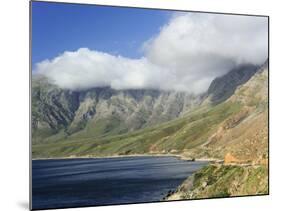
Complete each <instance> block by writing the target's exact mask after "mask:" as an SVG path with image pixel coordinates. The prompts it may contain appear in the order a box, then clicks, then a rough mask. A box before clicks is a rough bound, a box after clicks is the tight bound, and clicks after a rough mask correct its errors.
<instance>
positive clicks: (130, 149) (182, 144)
mask: <svg viewBox="0 0 281 211" xmlns="http://www.w3.org/2000/svg"><path fill="white" fill-rule="evenodd" d="M240 109H241V105H240V104H239V103H232V102H228V103H223V104H220V105H217V106H214V107H212V108H211V109H210V107H202V108H199V109H197V110H194V111H192V112H190V113H188V114H187V115H186V116H184V117H182V118H179V119H177V120H174V121H171V122H168V123H165V124H161V125H159V126H156V127H151V128H148V129H144V130H139V131H136V132H132V133H127V134H125V135H117V136H105V137H101V138H91V137H83V136H82V137H80V136H79V134H75V135H73V136H69V137H67V138H64V137H62V138H61V140H60V141H56V142H51V143H44V144H34V145H33V148H32V153H33V157H35V158H36V157H66V156H102V155H118V154H119V155H124V154H142V153H167V152H175V153H181V152H183V151H184V150H187V149H192V148H194V147H197V146H199V145H201V144H203V143H204V142H206V140H207V138H208V136H209V135H210V134H211V132H212V131H213V130H215V129H216V127H217V125H218V124H220V123H221V122H223V121H224V120H225V119H227V118H228V117H229V116H231V115H234V114H235V113H237V112H239V110H240Z"/></svg>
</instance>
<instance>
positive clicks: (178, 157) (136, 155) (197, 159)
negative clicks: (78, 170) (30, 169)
mask: <svg viewBox="0 0 281 211" xmlns="http://www.w3.org/2000/svg"><path fill="white" fill-rule="evenodd" d="M128 157H176V158H177V159H179V160H185V161H191V162H194V161H202V162H203V161H206V162H221V161H222V160H219V159H216V158H190V157H185V156H184V155H182V154H169V153H167V154H130V155H108V156H68V157H53V158H31V160H32V161H35V160H67V159H91V158H93V159H101V158H105V159H106V158H109V159H110V158H128Z"/></svg>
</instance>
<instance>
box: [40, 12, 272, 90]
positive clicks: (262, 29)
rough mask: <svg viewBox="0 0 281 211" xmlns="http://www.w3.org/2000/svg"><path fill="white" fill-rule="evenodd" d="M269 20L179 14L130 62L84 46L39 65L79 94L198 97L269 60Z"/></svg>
mask: <svg viewBox="0 0 281 211" xmlns="http://www.w3.org/2000/svg"><path fill="white" fill-rule="evenodd" d="M267 24H268V22H267V18H265V17H254V16H237V15H221V14H206V13H176V14H175V15H174V16H173V17H172V18H171V19H170V21H169V22H168V23H167V24H166V25H164V26H163V27H162V28H161V30H160V32H159V33H158V34H156V35H155V36H153V37H152V38H151V39H149V40H148V41H146V42H145V43H144V44H143V46H140V47H141V48H142V50H143V52H144V56H143V57H142V58H140V59H130V58H125V57H122V56H114V55H110V54H108V53H104V52H98V51H95V50H90V49H87V48H80V49H78V50H77V51H74V52H67V51H66V52H64V53H63V54H61V55H59V56H58V57H56V58H54V59H52V60H44V61H42V62H39V63H37V64H36V65H35V72H36V73H38V74H43V75H45V76H46V77H48V78H49V79H50V81H52V82H53V83H54V84H56V85H58V86H59V87H62V88H65V89H71V90H81V89H88V88H93V87H102V86H110V87H111V88H113V89H161V90H175V91H187V92H191V93H194V94H199V93H202V92H204V91H206V90H207V88H208V86H209V85H210V83H211V81H212V80H213V79H214V78H216V77H218V76H221V75H223V74H225V73H227V72H228V71H229V70H231V69H232V68H233V67H235V66H237V65H239V64H244V63H250V64H256V65H260V64H262V63H263V62H264V61H265V60H266V59H267V56H268V32H267V30H268V28H267V27H268V25H267Z"/></svg>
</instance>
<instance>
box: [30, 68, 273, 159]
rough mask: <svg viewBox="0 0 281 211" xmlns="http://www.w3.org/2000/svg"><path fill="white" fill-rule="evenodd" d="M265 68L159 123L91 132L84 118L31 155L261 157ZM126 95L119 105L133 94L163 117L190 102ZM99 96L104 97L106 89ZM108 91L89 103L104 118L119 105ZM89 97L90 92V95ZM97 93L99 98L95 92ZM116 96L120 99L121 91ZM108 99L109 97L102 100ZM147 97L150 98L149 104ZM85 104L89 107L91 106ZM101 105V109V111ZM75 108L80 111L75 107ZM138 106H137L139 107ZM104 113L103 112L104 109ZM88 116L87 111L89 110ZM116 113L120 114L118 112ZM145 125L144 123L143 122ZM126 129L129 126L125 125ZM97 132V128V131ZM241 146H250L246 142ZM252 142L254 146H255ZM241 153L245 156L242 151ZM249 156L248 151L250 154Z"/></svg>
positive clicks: (263, 149)
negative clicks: (220, 98)
mask: <svg viewBox="0 0 281 211" xmlns="http://www.w3.org/2000/svg"><path fill="white" fill-rule="evenodd" d="M267 74H268V70H267V68H264V67H263V68H261V69H259V70H258V72H256V74H255V75H254V76H252V78H251V79H250V80H248V81H247V82H246V83H245V84H243V85H241V86H239V87H237V89H236V91H235V94H234V95H232V96H231V97H230V98H229V99H228V100H226V101H224V102H222V103H219V104H216V105H213V104H207V105H206V104H202V105H200V106H194V107H193V108H192V109H191V108H190V107H189V108H190V110H189V111H188V110H187V111H186V112H184V113H183V114H182V115H181V116H180V117H178V118H176V119H174V120H171V121H167V122H164V123H161V124H152V125H151V126H150V127H144V128H143V129H140V130H131V131H130V132H127V133H118V132H117V133H113V134H112V133H111V135H106V136H102V135H101V136H96V135H91V134H90V132H92V131H95V130H97V129H96V128H95V127H94V124H92V129H91V126H89V125H91V124H86V126H84V129H83V130H81V131H80V132H76V133H73V134H70V135H67V136H66V135H65V134H63V135H61V136H60V135H55V137H56V138H57V140H56V141H53V140H48V139H45V140H48V141H45V142H44V143H42V144H34V146H33V155H34V156H35V157H49V156H105V155H120V154H142V153H175V154H182V155H184V156H185V157H195V158H210V157H214V158H217V159H224V156H225V155H226V153H232V154H233V156H239V157H241V159H242V157H243V159H244V160H247V159H248V160H253V159H254V160H257V159H263V158H264V157H266V155H265V154H266V152H267V146H266V144H267V111H268V110H267V109H268V108H267V102H268V99H267V77H268V76H267ZM116 92H117V93H119V94H120V95H121V96H124V91H122V92H119V91H116ZM139 92H141V91H139ZM139 92H138V93H139ZM129 93H130V92H129ZM142 93H143V92H142ZM149 93H155V92H149ZM85 95H87V94H85ZM85 95H84V96H85ZM127 95H129V94H127ZM127 95H125V96H126V97H123V99H124V100H123V103H122V105H124V101H125V99H126V100H127V101H129V99H130V100H132V99H134V101H133V102H136V101H137V100H138V102H139V104H138V105H141V106H136V107H134V108H136V109H137V108H139V107H142V108H147V110H145V109H144V110H145V111H147V112H155V113H157V112H156V111H157V109H156V108H159V107H161V108H163V107H164V106H165V109H161V111H162V113H163V116H164V117H165V118H167V119H169V118H171V119H172V117H171V116H173V115H171V113H173V114H177V115H178V114H180V113H181V112H182V110H183V109H182V108H186V107H188V106H190V104H187V105H188V106H180V108H181V109H178V110H177V108H178V107H179V105H178V104H177V106H175V105H173V104H171V106H169V105H166V104H165V103H163V104H162V105H159V101H160V99H170V98H172V99H173V100H171V101H170V102H173V103H177V102H178V101H176V100H175V99H178V98H177V97H175V96H179V95H178V94H177V93H172V94H171V93H169V95H168V94H167V95H168V96H167V95H165V97H164V96H163V94H162V95H157V96H158V97H157V98H156V97H155V98H154V99H157V100H154V101H152V100H147V99H151V98H152V97H151V95H148V94H145V97H144V95H143V94H141V95H138V96H139V97H136V95H134V97H132V96H131V95H129V97H127ZM101 96H104V98H106V97H105V95H101ZM107 96H108V95H107ZM109 96H110V98H109V99H108V98H107V99H108V100H101V102H99V103H101V105H100V106H101V108H99V106H96V107H94V108H98V109H101V110H100V111H102V112H100V114H99V115H102V116H103V117H104V118H105V117H106V118H112V113H111V112H112V110H114V111H116V112H117V111H119V110H117V108H118V109H119V108H120V107H116V106H115V105H116V104H114V103H113V102H114V101H113V99H114V97H115V96H116V95H114V96H113V95H109ZM118 96H119V95H118ZM147 96H149V97H147ZM79 97H80V99H82V100H81V101H82V102H85V101H84V99H87V98H82V97H81V95H80V96H79ZM169 97H170V98H169ZM90 99H94V98H92V97H91V98H90ZM100 99H102V98H101V97H100ZM118 99H120V97H119V98H118ZM107 101H109V102H110V103H107ZM112 101H113V102H112ZM127 101H126V102H127ZM148 101H149V102H153V103H151V104H149V103H148ZM140 102H141V103H140ZM156 102H158V103H156ZM165 102H167V101H165ZM196 102H197V101H196ZM82 105H83V103H80V107H81V106H82ZM113 105H114V109H112V110H111V109H110V108H111V107H112V106H113ZM129 105H134V103H132V102H131V103H129ZM148 105H150V106H148ZM152 105H153V106H152ZM157 105H158V106H157ZM172 105H173V106H172ZM182 105H184V104H182ZM193 105H194V104H193ZM86 107H87V106H86ZM128 107H129V106H127V108H128ZM90 108H92V107H91V106H90ZM121 108H123V109H125V108H124V106H121ZM151 108H154V110H153V109H152V110H151ZM98 109H97V110H98ZM102 109H106V110H105V111H103V110H102ZM77 111H79V108H78V110H77ZM77 111H76V113H75V115H76V116H79V112H77ZM137 111H138V112H139V110H137ZM164 111H165V112H164ZM167 111H173V112H167ZM175 111H176V112H175ZM180 111H181V112H180ZM138 112H137V114H136V113H134V112H132V113H130V114H131V115H129V116H128V117H127V116H124V118H126V117H127V118H126V120H127V121H128V122H130V121H129V120H132V119H133V120H134V121H136V120H139V118H135V115H138V114H139V113H138ZM82 113H85V112H82ZM93 113H98V111H93ZM106 113H107V114H108V115H105V114H106ZM155 113H154V114H155ZM99 115H97V116H96V118H97V117H99ZM155 115H156V114H155ZM159 115H160V114H159ZM80 116H81V115H80ZM82 116H83V115H82ZM89 116H90V117H91V115H89ZM116 116H118V117H119V116H120V115H116ZM141 116H144V115H143V113H141ZM153 116H154V115H147V118H146V124H148V123H152V122H153V121H158V118H157V115H156V116H155V118H152V117H153ZM132 117H134V118H132ZM168 117H169V118H168ZM75 118H76V117H74V118H73V119H74V120H72V122H71V124H69V125H70V126H69V127H68V128H67V130H70V129H71V127H72V125H73V124H74V123H75ZM119 118H120V117H119ZM88 121H89V122H91V121H93V123H94V122H95V121H98V118H97V119H94V120H92V119H91V120H88ZM119 121H122V120H119ZM119 121H118V122H117V124H116V125H117V126H112V127H111V128H110V127H108V124H105V125H106V127H103V128H102V127H101V126H100V128H102V129H103V130H102V132H104V131H106V130H104V129H106V128H107V129H108V128H109V129H110V130H109V133H110V131H114V130H116V128H118V129H119V128H120V127H121V126H122V127H124V125H125V124H126V121H125V123H123V122H122V123H121V124H119ZM134 121H133V122H134ZM112 122H114V121H108V123H109V124H112ZM137 122H138V121H137ZM147 122H148V123H147ZM130 124H132V127H131V128H134V127H135V125H138V124H133V123H131V122H130ZM130 124H129V125H130ZM120 125H121V126H120ZM144 125H145V124H143V125H142V126H144ZM87 128H89V132H85V131H87ZM98 128H99V127H98ZM127 131H129V130H128V129H127ZM96 134H102V133H101V132H100V131H98V132H97V133H96ZM103 134H106V133H103ZM51 137H52V136H51ZM260 138H263V140H262V142H260ZM257 140H258V141H257ZM245 146H251V147H250V148H249V147H245ZM253 146H256V148H254V147H253ZM239 149H240V150H239ZM240 155H241V156H240ZM246 155H249V156H248V157H247V156H246ZM250 156H252V158H251V157H250Z"/></svg>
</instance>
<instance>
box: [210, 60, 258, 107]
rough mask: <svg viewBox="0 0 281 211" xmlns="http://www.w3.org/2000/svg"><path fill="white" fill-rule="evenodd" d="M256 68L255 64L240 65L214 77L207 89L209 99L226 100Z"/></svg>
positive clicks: (213, 100)
mask: <svg viewBox="0 0 281 211" xmlns="http://www.w3.org/2000/svg"><path fill="white" fill-rule="evenodd" d="M258 70H259V67H258V66H255V65H250V64H247V65H241V66H238V67H236V68H234V69H233V70H231V71H230V72H229V73H227V74H225V75H223V76H221V77H218V78H216V79H215V80H213V82H212V83H211V85H210V87H209V89H208V91H207V94H208V96H209V98H210V101H211V102H212V103H214V104H217V103H220V102H222V101H225V100H227V99H228V98H229V97H230V96H232V95H233V94H234V92H235V90H236V88H237V87H238V86H239V85H241V84H244V83H246V82H247V81H248V80H249V79H250V78H251V77H252V76H253V75H254V74H255V73H256V72H257V71H258Z"/></svg>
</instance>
